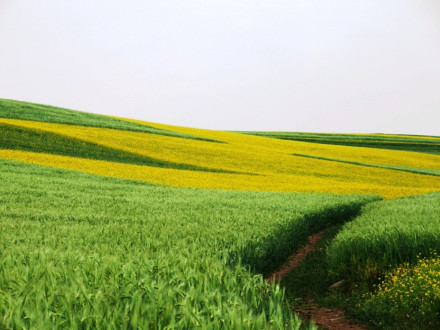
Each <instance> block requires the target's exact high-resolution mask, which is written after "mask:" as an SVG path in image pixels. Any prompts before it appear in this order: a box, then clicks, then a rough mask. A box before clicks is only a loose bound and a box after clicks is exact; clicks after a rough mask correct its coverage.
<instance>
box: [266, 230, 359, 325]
mask: <svg viewBox="0 0 440 330" xmlns="http://www.w3.org/2000/svg"><path fill="white" fill-rule="evenodd" d="M325 232H326V230H322V231H320V232H318V233H316V234H313V235H311V236H309V242H308V243H307V245H306V246H304V247H303V248H301V249H299V250H298V251H297V252H296V253H294V254H292V255H291V256H290V257H289V258H288V259H287V261H286V262H285V263H284V264H283V265H282V266H281V267H280V268H279V269H278V270H277V271H275V272H273V273H272V274H270V275H269V276H268V277H267V278H266V281H267V282H269V283H272V282H274V281H279V280H281V279H282V278H283V277H285V276H286V275H287V274H288V273H289V272H291V271H292V270H293V269H295V268H296V267H298V266H299V265H300V264H301V262H303V260H304V259H305V257H306V256H307V255H308V254H309V253H310V252H312V251H313V250H314V249H315V246H316V244H317V243H318V242H319V241H320V240H321V238H322V236H323V235H324V233H325ZM292 310H293V311H294V312H295V313H297V314H299V315H300V316H301V318H303V319H306V320H313V322H314V323H315V324H316V325H318V326H319V327H322V328H324V329H329V330H365V329H367V327H366V326H364V325H360V324H355V323H353V322H352V321H351V320H349V319H348V318H347V317H346V316H345V311H343V310H338V309H330V308H321V307H318V306H316V304H315V303H314V302H313V299H310V298H304V299H303V300H302V302H301V307H300V308H299V307H298V308H296V307H295V308H292Z"/></svg>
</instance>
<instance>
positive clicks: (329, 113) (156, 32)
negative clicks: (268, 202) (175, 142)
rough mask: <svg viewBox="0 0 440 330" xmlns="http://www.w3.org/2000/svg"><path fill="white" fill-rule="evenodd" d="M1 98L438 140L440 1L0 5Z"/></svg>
mask: <svg viewBox="0 0 440 330" xmlns="http://www.w3.org/2000/svg"><path fill="white" fill-rule="evenodd" d="M0 98H7V99H16V100H23V101H30V102H35V103H43V104H50V105H55V106H60V107H65V108H70V109H75V110H82V111H87V112H93V113H101V114H108V115H117V116H122V117H127V118H136V119H142V120H146V121H151V122H158V123H166V124H173V125H180V126H190V127H198V128H210V129H222V130H266V131H303V132H346V133H349V132H353V133H401V134H429V135H440V1H438V0H356V1H353V0H286V1H281V0H270V1H269V0H266V1H262V0H186V1H182V0H173V1H171V0H159V1H157V0H154V1H150V0H125V1H113V0H105V1H104V0H76V1H68V0H0Z"/></svg>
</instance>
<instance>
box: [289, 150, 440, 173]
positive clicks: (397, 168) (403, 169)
mask: <svg viewBox="0 0 440 330" xmlns="http://www.w3.org/2000/svg"><path fill="white" fill-rule="evenodd" d="M292 155H293V156H297V157H305V158H313V159H319V160H325V161H329V162H338V163H344V164H351V165H359V166H365V167H375V168H384V169H387V170H394V171H401V172H408V173H414V174H421V175H432V176H440V170H438V171H436V170H429V169H421V168H414V167H404V166H395V165H380V164H370V163H362V162H357V161H353V160H345V159H338V158H329V157H322V156H314V155H307V154H298V153H293V154H292Z"/></svg>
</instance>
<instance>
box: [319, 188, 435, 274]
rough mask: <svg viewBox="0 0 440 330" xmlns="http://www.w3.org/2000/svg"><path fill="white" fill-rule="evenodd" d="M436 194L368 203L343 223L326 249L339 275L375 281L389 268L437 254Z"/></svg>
mask: <svg viewBox="0 0 440 330" xmlns="http://www.w3.org/2000/svg"><path fill="white" fill-rule="evenodd" d="M439 205H440V193H432V194H428V195H419V196H412V197H407V198H400V199H396V200H393V201H387V202H377V203H372V204H370V205H368V206H366V207H365V209H364V210H363V212H362V215H361V216H359V217H358V218H356V219H355V220H354V221H352V222H350V223H347V224H346V225H345V226H344V228H343V230H342V231H341V232H340V233H339V234H338V235H337V236H336V238H335V240H334V241H333V243H332V245H331V246H330V247H329V249H328V259H329V262H330V264H331V265H332V267H333V269H334V270H335V271H336V272H338V273H339V274H342V275H345V276H349V277H351V278H354V279H359V278H360V279H365V278H367V279H368V278H376V277H377V276H379V275H380V274H383V272H384V271H386V270H388V269H389V268H390V267H391V266H396V265H398V264H401V263H403V262H407V261H409V262H414V261H415V260H416V257H417V255H418V254H419V253H422V254H424V255H427V254H429V251H430V249H433V250H437V251H440V240H439V237H440V206H439Z"/></svg>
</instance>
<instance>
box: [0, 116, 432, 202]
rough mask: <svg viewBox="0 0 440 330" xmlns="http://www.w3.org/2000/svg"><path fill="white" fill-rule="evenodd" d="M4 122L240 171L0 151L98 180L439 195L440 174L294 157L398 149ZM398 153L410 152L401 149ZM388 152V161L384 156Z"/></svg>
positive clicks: (425, 158) (424, 163)
mask: <svg viewBox="0 0 440 330" xmlns="http://www.w3.org/2000/svg"><path fill="white" fill-rule="evenodd" d="M0 123H7V124H10V125H16V126H20V127H24V128H29V129H38V130H43V131H47V132H52V133H57V134H62V135H64V136H67V137H71V138H77V139H81V140H83V141H87V142H92V143H96V144H100V145H103V146H106V147H111V148H114V149H119V150H123V151H128V152H131V153H134V154H138V155H143V156H148V157H151V158H154V159H158V160H162V161H167V162H174V163H183V164H190V165H197V166H202V167H209V168H216V169H223V170H228V171H235V172H240V173H241V174H228V173H213V172H201V171H189V170H177V169H169V168H159V167H151V166H140V165H131V164H121V163H115V162H107V161H98V160H93V159H83V158H75V157H66V156H59V155H51V154H43V153H34V152H24V151H12V150H0V157H2V158H7V159H15V160H20V161H25V162H29V163H34V164H41V165H46V166H53V167H59V168H66V169H73V170H81V171H84V172H88V173H94V174H99V175H106V176H114V177H120V178H126V179H135V180H143V181H148V182H151V183H158V184H163V185H170V186H178V187H197V188H218V189H234V190H264V191H284V192H287V191H289V192H292V191H294V192H328V193H344V194H347V193H358V194H359V193H362V194H376V195H380V196H383V197H385V198H395V197H401V196H408V195H413V194H422V193H428V192H432V191H439V190H440V177H435V176H428V175H420V174H413V173H407V172H401V171H393V170H389V169H382V168H372V167H363V166H357V165H353V164H345V163H337V162H328V161H325V160H319V159H313V158H305V157H297V156H292V153H301V152H307V153H308V154H313V153H314V152H316V150H317V149H319V150H325V152H326V153H327V154H328V156H331V157H334V158H337V157H338V153H340V152H342V151H344V152H346V153H349V154H353V155H356V153H358V152H360V151H359V150H361V151H362V150H364V149H365V150H366V151H365V150H364V153H365V155H364V156H365V157H373V156H374V155H375V154H376V155H377V154H380V155H381V156H380V157H382V158H385V159H388V160H390V161H391V160H392V159H393V155H395V154H394V152H393V151H391V152H390V151H386V152H383V150H379V149H368V148H354V147H345V146H331V145H322V146H321V145H318V144H311V143H305V142H297V141H284V140H278V139H270V138H265V137H258V136H250V135H244V134H239V133H231V132H221V131H210V130H199V129H191V128H183V127H174V126H167V125H160V124H153V123H146V124H148V125H149V126H154V127H157V128H162V129H167V130H172V131H176V132H180V133H186V134H190V135H195V136H200V137H204V138H209V139H214V140H219V141H223V142H224V143H214V142H207V141H200V140H193V139H185V138H178V137H172V136H163V135H157V134H148V133H140V132H130V131H122V130H114V129H106V128H95V127H84V126H74V125H62V124H53V123H42V122H33V121H25V120H13V119H0ZM341 150H342V151H341ZM320 152H321V151H320ZM397 153H401V154H403V155H406V154H412V153H407V152H400V151H398V152H397ZM387 154H390V155H391V156H390V157H389V158H386V155H387ZM418 155H419V156H418V161H419V164H418V166H419V167H425V168H430V167H429V166H431V165H432V160H433V159H434V158H435V157H437V158H438V159H439V160H440V157H438V156H433V155H425V154H418ZM432 157H434V158H432ZM405 159H406V158H404V157H403V160H402V161H401V163H400V164H399V165H402V166H409V164H407V163H405ZM370 162H371V161H370Z"/></svg>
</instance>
